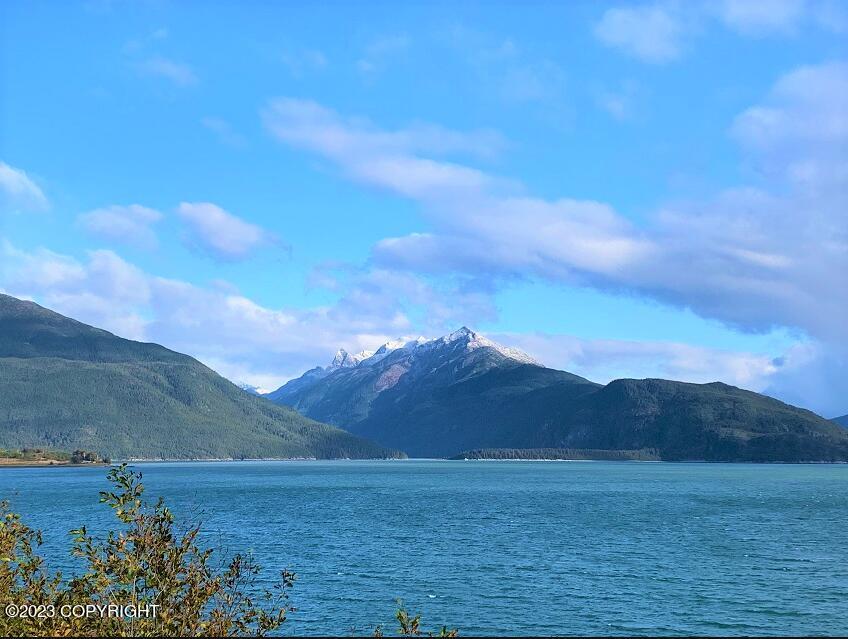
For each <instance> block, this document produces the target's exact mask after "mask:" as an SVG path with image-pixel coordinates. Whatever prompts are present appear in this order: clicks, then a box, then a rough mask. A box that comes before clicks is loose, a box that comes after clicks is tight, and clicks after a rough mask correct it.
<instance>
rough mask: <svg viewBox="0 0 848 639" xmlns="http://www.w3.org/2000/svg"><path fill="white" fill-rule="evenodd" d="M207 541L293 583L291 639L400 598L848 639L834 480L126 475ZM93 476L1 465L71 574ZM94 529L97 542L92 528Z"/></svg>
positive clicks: (377, 467) (669, 626)
mask: <svg viewBox="0 0 848 639" xmlns="http://www.w3.org/2000/svg"><path fill="white" fill-rule="evenodd" d="M136 468H138V469H140V470H141V471H142V472H143V473H144V483H145V485H146V486H147V488H148V494H149V495H151V496H159V495H162V496H164V497H165V498H166V499H167V501H168V502H169V504H171V505H173V507H174V510H175V511H176V512H177V513H178V515H179V516H181V517H183V518H185V519H191V520H193V521H197V520H200V521H202V523H203V527H204V530H205V543H206V544H209V545H213V546H215V547H216V548H220V549H223V550H225V551H226V549H229V550H230V551H231V552H235V551H237V550H246V549H252V550H253V551H254V553H255V556H256V558H257V559H258V560H259V561H260V563H262V564H263V566H264V567H265V568H266V570H267V575H268V577H269V580H271V579H272V578H273V577H274V575H275V574H276V573H277V572H278V571H279V570H280V569H282V568H289V569H292V570H294V571H295V572H296V573H297V575H298V579H297V583H296V586H295V589H294V592H293V600H292V603H293V604H294V605H296V606H297V607H298V608H299V610H298V611H297V612H296V613H294V614H293V615H292V617H291V618H290V622H287V623H286V630H285V633H286V634H295V633H296V634H328V633H329V634H348V633H350V632H351V631H352V630H354V631H356V632H358V633H364V632H371V631H372V629H373V627H374V625H375V624H376V623H380V622H382V623H385V624H386V628H387V629H388V630H393V629H394V628H395V624H394V623H393V620H392V615H393V612H394V609H395V604H394V600H395V598H397V597H400V598H403V599H404V600H405V601H406V603H407V607H408V608H409V610H410V611H411V612H419V611H420V612H423V613H424V618H423V619H424V625H425V626H428V627H435V626H437V625H440V624H448V625H450V626H457V627H458V628H459V629H460V631H461V633H462V634H466V635H468V634H513V635H521V634H602V635H609V634H723V635H735V634H745V635H751V634H770V635H771V634H793V635H806V634H830V635H845V634H848V466H846V465H741V464H740V465H732V464H666V463H663V464H657V463H626V462H624V463H622V462H618V463H616V462H509V461H503V462H489V461H487V462H461V461H453V462H451V461H391V462H390V461H382V462H354V461H337V462H231V463H230V462H226V463H169V464H139V465H137V466H136ZM105 486H106V482H105V470H104V469H103V468H40V469H3V470H2V471H0V497H2V498H6V499H11V501H12V503H13V505H14V507H15V509H16V510H17V511H18V512H21V513H22V514H23V515H24V516H25V519H26V520H27V522H28V523H30V524H31V525H33V526H35V527H38V528H41V529H42V530H43V531H44V533H45V536H46V544H45V546H44V552H45V554H46V555H47V556H48V558H49V559H50V564H51V566H53V567H55V568H62V569H64V570H68V569H73V568H74V565H73V564H72V563H71V562H72V560H70V559H68V558H67V550H68V548H69V547H70V545H69V542H68V535H67V530H68V529H70V528H72V527H75V526H77V525H78V524H81V523H88V524H89V526H90V527H102V526H103V525H105V524H107V523H109V522H110V520H109V519H108V518H109V517H111V515H110V513H109V510H108V508H106V507H104V506H102V505H99V504H98V503H97V501H98V499H97V493H98V491H99V490H102V489H103V488H104V487H105ZM92 524H94V526H92Z"/></svg>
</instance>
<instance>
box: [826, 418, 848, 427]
mask: <svg viewBox="0 0 848 639" xmlns="http://www.w3.org/2000/svg"><path fill="white" fill-rule="evenodd" d="M830 421H832V422H836V423H837V424H839V425H840V426H844V427H845V428H848V415H842V417H834V418H833V419H832V420H830Z"/></svg>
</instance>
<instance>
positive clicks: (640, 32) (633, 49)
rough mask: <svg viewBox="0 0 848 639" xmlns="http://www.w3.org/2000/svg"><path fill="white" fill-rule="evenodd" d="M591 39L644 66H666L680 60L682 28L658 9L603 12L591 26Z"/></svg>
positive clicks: (677, 22) (665, 9)
mask: <svg viewBox="0 0 848 639" xmlns="http://www.w3.org/2000/svg"><path fill="white" fill-rule="evenodd" d="M595 36H596V37H597V38H598V39H599V40H600V41H601V42H603V43H604V44H606V45H607V46H611V47H615V48H618V49H621V50H622V51H624V52H625V53H628V54H629V55H632V56H635V57H637V58H639V59H641V60H643V61H645V62H651V63H662V62H669V61H671V60H674V59H676V58H677V57H679V56H680V53H681V48H682V36H683V26H682V25H681V24H680V20H679V18H678V16H676V15H675V14H674V13H673V12H672V11H671V10H669V9H667V8H665V7H663V6H660V5H644V6H637V7H626V8H623V7H614V8H611V9H607V10H606V11H605V12H604V14H603V16H602V17H601V20H600V22H598V24H597V25H595Z"/></svg>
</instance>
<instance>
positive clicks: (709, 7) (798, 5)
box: [594, 0, 848, 64]
mask: <svg viewBox="0 0 848 639" xmlns="http://www.w3.org/2000/svg"><path fill="white" fill-rule="evenodd" d="M716 24H718V25H721V26H723V27H725V28H727V29H729V30H731V31H733V32H734V33H736V34H737V35H740V36H743V37H757V38H759V37H765V36H782V37H786V36H793V35H795V34H796V33H798V32H799V31H800V30H801V29H802V28H805V27H816V28H820V29H824V30H826V31H830V32H833V33H842V32H844V31H846V30H848V13H846V11H845V8H844V6H843V5H842V4H841V3H838V2H834V1H833V0H701V1H697V0H686V1H685V2H680V1H679V0H677V1H675V0H659V1H657V2H653V3H645V4H640V5H632V4H628V5H625V6H621V7H613V8H610V9H607V10H606V11H605V12H604V13H603V15H602V16H601V18H600V20H599V21H598V22H597V23H596V25H595V28H594V34H595V37H596V38H597V39H598V40H599V41H600V42H602V43H603V44H605V45H607V46H610V47H614V48H617V49H620V50H621V51H623V52H624V53H626V54H628V55H631V56H633V57H636V58H639V59H641V60H642V61H644V62H648V63H654V64H658V63H665V62H669V61H672V60H675V59H678V58H679V57H680V56H681V55H682V54H683V53H684V49H685V48H686V47H685V46H684V43H686V42H689V41H691V40H694V39H695V38H697V37H699V36H701V35H703V34H704V33H705V32H706V31H707V29H708V28H709V27H711V26H713V25H716Z"/></svg>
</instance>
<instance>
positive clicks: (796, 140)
mask: <svg viewBox="0 0 848 639" xmlns="http://www.w3.org/2000/svg"><path fill="white" fill-rule="evenodd" d="M731 132H732V134H733V135H734V137H735V138H736V139H737V140H739V141H740V143H741V144H743V145H744V146H745V147H746V149H748V150H749V151H750V152H752V153H753V154H754V155H755V157H756V158H757V160H758V161H759V162H760V163H761V166H762V168H763V169H764V170H765V171H768V172H772V173H777V174H778V175H780V176H781V177H783V178H786V179H787V180H788V181H790V182H793V183H795V184H796V185H797V186H799V187H801V188H806V189H816V190H818V189H820V188H831V187H838V188H842V189H844V188H845V185H846V183H848V152H846V148H848V63H845V62H829V63H825V64H820V65H810V66H803V67H800V68H798V69H795V70H793V71H791V72H790V73H787V74H786V75H784V76H783V77H782V78H780V79H779V80H778V81H777V82H776V83H775V85H774V87H773V88H772V90H771V91H770V92H769V95H768V96H766V99H765V100H764V103H763V104H760V105H756V106H754V107H751V108H749V109H747V110H746V111H744V112H743V113H741V114H740V115H739V116H738V117H737V118H736V119H735V121H734V123H733V127H732V130H731ZM843 194H844V190H843Z"/></svg>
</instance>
